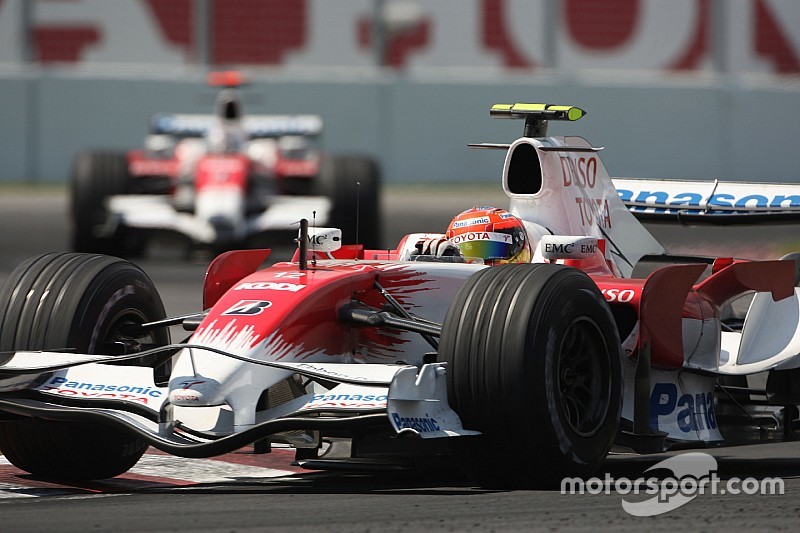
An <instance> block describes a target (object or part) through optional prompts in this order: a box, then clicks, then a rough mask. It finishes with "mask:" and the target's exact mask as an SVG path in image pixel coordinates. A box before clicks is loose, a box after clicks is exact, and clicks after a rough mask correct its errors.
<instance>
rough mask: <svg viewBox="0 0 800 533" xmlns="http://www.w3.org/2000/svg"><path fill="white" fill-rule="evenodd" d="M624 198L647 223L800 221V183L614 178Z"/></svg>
mask: <svg viewBox="0 0 800 533" xmlns="http://www.w3.org/2000/svg"><path fill="white" fill-rule="evenodd" d="M612 182H613V183H614V187H615V188H616V189H617V192H618V193H619V196H620V199H621V200H622V202H623V203H624V204H625V206H626V207H627V208H628V210H629V211H631V213H633V214H634V215H635V216H636V217H637V218H640V219H643V220H647V219H649V220H658V219H667V220H676V219H677V220H679V221H683V222H704V223H710V224H732V223H756V222H781V221H785V220H795V219H800V184H795V183H791V184H790V183H753V182H749V183H746V182H721V181H719V180H715V181H689V180H654V179H641V178H612Z"/></svg>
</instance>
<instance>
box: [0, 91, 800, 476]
mask: <svg viewBox="0 0 800 533" xmlns="http://www.w3.org/2000/svg"><path fill="white" fill-rule="evenodd" d="M583 114H584V113H583V111H582V110H580V109H579V108H576V107H569V106H546V105H534V104H514V105H496V106H494V107H493V108H492V115H494V116H497V117H500V118H519V119H522V120H524V121H525V134H524V135H523V137H521V138H519V139H517V140H516V141H514V142H513V143H511V144H508V145H503V144H483V145H478V146H479V147H482V148H490V149H497V148H499V149H503V150H505V151H506V159H505V164H504V166H503V172H502V184H503V189H504V190H505V192H506V193H507V194H508V197H509V199H510V207H509V209H508V211H509V212H510V213H511V214H512V215H513V216H515V217H518V219H521V220H522V223H523V224H524V227H525V231H526V233H527V238H528V242H529V244H530V245H532V246H531V248H530V250H531V252H532V254H531V256H530V258H529V262H527V263H513V264H502V265H498V266H489V265H488V264H486V263H481V262H480V261H474V260H471V259H470V258H469V257H468V256H465V255H464V254H463V253H462V254H453V253H452V252H453V246H450V245H448V243H446V242H445V243H444V244H445V246H440V244H442V239H444V240H447V239H448V236H447V235H435V234H414V235H409V236H407V237H406V238H405V239H403V240H402V242H401V243H400V244H399V245H398V246H397V248H395V249H394V250H376V249H364V247H362V246H361V245H346V246H342V245H341V234H340V232H339V231H338V230H337V229H336V228H315V229H310V230H309V229H308V225H307V224H303V225H302V226H301V231H300V239H299V243H300V247H299V250H298V252H297V254H296V256H295V258H294V260H293V261H291V262H280V263H276V264H274V265H272V266H269V267H267V268H261V265H262V263H263V262H264V260H265V259H266V257H267V256H268V254H269V251H268V250H245V251H231V252H226V253H224V254H222V255H220V256H219V257H217V258H216V259H215V260H214V261H213V263H212V264H211V265H210V267H209V269H208V272H207V275H206V279H205V285H204V292H203V297H204V304H203V308H204V310H203V311H202V312H199V313H198V314H197V315H192V316H179V317H174V318H165V316H164V308H163V306H162V303H161V300H160V298H159V295H158V294H157V292H156V289H155V288H154V286H153V283H152V282H151V281H150V279H149V278H148V277H147V276H146V275H145V274H144V273H143V272H142V271H141V270H140V269H139V268H138V267H136V266H135V265H133V264H132V263H130V262H127V261H125V260H122V259H117V258H111V257H107V256H101V255H92V254H75V253H56V254H47V255H44V256H40V257H36V258H32V259H30V260H28V261H26V262H25V263H23V264H22V265H20V266H19V267H18V268H17V269H16V270H15V271H14V273H12V275H11V276H10V277H9V279H8V280H7V282H6V284H5V285H4V287H3V288H2V290H1V291H0V350H2V351H1V352H0V418H1V419H2V422H0V450H2V452H3V453H4V454H5V456H6V458H7V459H8V460H9V461H11V462H12V463H13V464H15V465H16V466H18V467H19V468H21V469H23V470H26V471H28V472H31V473H34V474H36V475H37V476H41V477H44V478H60V479H64V478H72V479H96V478H104V477H110V476H115V475H118V474H120V473H122V472H125V471H126V470H127V469H129V468H131V466H132V465H134V464H135V463H136V462H137V461H138V459H139V457H140V456H141V455H142V454H143V453H144V450H145V449H146V448H147V447H148V446H154V447H156V448H158V449H160V450H163V451H164V452H167V453H170V454H174V455H178V456H185V457H208V456H214V455H218V454H222V453H226V452H228V451H231V450H234V449H237V448H239V447H242V446H244V445H247V444H250V443H254V442H255V443H257V444H258V446H257V449H261V450H264V449H266V448H268V447H269V446H270V443H279V442H282V443H290V444H291V445H293V446H295V447H296V448H297V457H298V460H299V461H300V462H301V463H302V464H304V465H305V466H308V467H310V468H317V469H319V468H333V467H338V468H342V467H347V466H349V465H353V466H356V467H358V468H365V467H368V466H369V465H382V466H385V465H386V463H391V464H393V465H400V466H410V465H424V464H429V463H426V461H435V463H436V464H443V463H444V461H445V459H446V458H452V459H454V460H455V461H458V462H460V463H461V464H462V465H463V466H464V467H465V469H466V470H467V471H468V472H469V473H470V474H471V475H473V476H474V477H475V478H476V479H477V481H478V482H479V483H480V484H482V485H484V486H507V487H520V486H534V487H537V486H538V487H546V486H553V485H556V486H557V485H558V484H559V482H560V480H561V479H562V478H565V477H574V476H590V475H592V474H593V473H594V472H595V471H596V470H597V469H598V468H599V466H600V465H601V464H602V462H603V460H604V458H605V457H606V455H607V453H608V452H609V450H610V449H611V447H612V446H613V445H615V444H616V445H618V446H625V447H627V448H631V449H633V450H636V451H639V452H642V453H646V452H655V451H662V450H665V449H669V448H672V447H680V448H687V447H703V446H707V445H710V444H714V445H718V444H719V445H721V444H725V443H734V442H735V443H740V442H748V441H749V442H765V441H768V440H780V439H788V438H792V436H793V434H794V432H795V429H796V427H797V409H796V406H797V404H798V403H800V392H798V391H800V387H798V384H799V382H800V370H798V367H800V357H798V354H800V327H798V326H799V325H800V297H799V296H798V290H797V289H796V288H795V281H796V273H797V268H796V264H795V262H794V261H791V260H774V261H741V260H736V259H733V258H724V257H723V258H716V259H706V258H696V259H694V260H692V261H689V262H686V258H682V259H681V260H676V259H674V258H670V257H669V256H666V255H665V253H664V249H663V248H662V247H661V245H660V244H659V243H658V242H657V241H656V240H655V239H654V238H653V237H652V236H651V235H650V234H649V233H648V232H647V231H646V230H645V228H644V227H643V226H642V225H640V223H639V222H638V221H637V220H636V218H635V217H634V215H633V214H632V213H631V211H630V210H629V208H630V209H632V210H634V211H636V210H640V211H644V212H646V213H649V214H651V215H652V214H654V212H656V211H657V212H658V214H660V215H664V214H669V212H670V211H673V212H680V213H681V214H682V215H686V216H688V215H692V216H696V217H724V216H726V214H725V213H728V212H731V213H735V215H734V216H750V215H747V214H746V213H754V214H753V215H752V216H757V217H761V216H770V214H775V213H777V214H780V215H786V214H794V213H796V212H797V209H798V206H797V202H796V201H795V200H796V199H797V197H796V196H795V197H793V198H790V197H792V195H793V194H796V192H797V191H796V188H795V189H792V188H789V187H787V188H784V189H783V190H784V192H783V193H781V195H782V196H783V197H784V199H785V201H781V202H779V203H778V204H777V205H769V206H767V208H763V209H762V208H761V207H760V205H759V204H761V203H763V202H762V197H763V196H764V195H765V194H767V189H765V188H763V187H756V186H755V185H753V184H751V185H750V186H749V188H748V187H746V186H745V189H746V192H745V194H744V195H743V196H742V195H739V196H737V194H739V193H737V192H730V191H726V192H719V191H721V189H719V188H717V189H716V191H717V192H715V190H714V189H710V190H709V191H708V192H699V193H698V192H696V191H698V190H700V189H696V188H695V187H694V185H692V184H691V183H689V182H669V183H667V182H654V181H649V182H645V181H642V180H625V181H620V182H615V181H614V180H612V179H611V178H610V177H609V175H608V173H607V171H606V169H605V167H604V166H603V163H602V162H601V160H600V158H599V157H598V150H599V148H595V147H593V146H592V145H591V144H589V143H588V142H587V141H586V140H584V139H582V138H580V137H548V136H547V134H546V127H547V123H548V121H550V120H570V121H574V120H577V119H579V118H581V117H582V116H583ZM615 183H619V184H620V190H621V191H622V194H621V195H620V192H619V191H618V190H617V189H616V188H615ZM680 187H682V188H680ZM715 187H717V186H715ZM679 188H680V189H679ZM651 198H652V199H656V200H659V202H660V203H659V204H654V203H653V202H652V201H650V200H649V199H651ZM787 198H788V200H786V199H787ZM623 200H625V201H626V202H628V203H629V204H630V206H629V207H628V206H626V205H625V203H624V202H623ZM767 203H768V204H769V203H771V202H770V201H767ZM507 215H508V213H505V214H503V215H502V217H505V218H506V219H510V215H508V216H507ZM480 224H483V222H482V221H480V220H473V221H469V220H460V221H459V223H458V229H459V230H465V231H466V232H464V231H461V232H460V233H459V239H460V241H462V242H472V241H479V240H481V239H483V238H484V237H485V236H483V235H471V236H470V232H471V231H472V230H470V228H472V227H473V226H472V225H474V227H475V228H478V227H479V225H480ZM455 226H456V224H455V223H454V224H453V227H455ZM484 231H485V230H483V229H475V231H474V232H473V233H483V232H484ZM451 237H452V236H451ZM486 237H488V236H486ZM457 240H458V239H455V238H452V239H450V244H453V245H456V246H459V245H460V243H461V242H456V241H457ZM432 242H436V243H437V244H436V246H428V244H430V243H432ZM487 242H488V241H487ZM498 242H499V241H498ZM484 244H486V243H484ZM459 249H460V250H467V249H469V248H459ZM654 261H655V262H658V261H661V262H663V263H664V264H665V266H662V267H661V268H657V269H655V270H654V269H653V268H650V267H648V265H646V263H650V264H652V263H653V262H654ZM676 263H678V264H676ZM640 272H642V274H641V275H640V274H639V273H640ZM748 296H749V297H751V298H752V301H751V302H750V304H749V306H747V310H746V313H745V315H744V317H743V320H741V319H740V318H741V317H738V318H737V317H736V316H734V315H735V313H734V312H732V311H731V303H732V302H735V301H737V300H738V299H740V298H743V297H748ZM179 324H182V325H183V327H184V328H185V329H187V330H190V331H192V333H191V336H190V337H189V338H188V339H187V340H185V341H184V342H180V343H176V344H171V343H170V339H169V332H168V326H171V325H179ZM343 441H346V443H347V444H349V446H347V447H345V449H347V450H348V452H347V453H346V454H343V453H341V450H342V448H343V447H342V446H341V445H340V444H341V443H342V442H343Z"/></svg>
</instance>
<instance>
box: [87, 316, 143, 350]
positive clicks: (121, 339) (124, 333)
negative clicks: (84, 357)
mask: <svg viewBox="0 0 800 533" xmlns="http://www.w3.org/2000/svg"><path fill="white" fill-rule="evenodd" d="M147 321H148V320H147V317H146V316H145V315H144V314H143V313H141V312H140V311H138V310H136V309H125V310H122V311H120V312H119V313H117V314H116V315H115V316H114V318H113V319H112V320H111V321H110V322H109V324H108V326H107V327H106V328H105V330H104V331H103V332H102V334H101V335H100V338H99V339H98V340H97V342H96V344H95V349H94V351H95V352H98V353H102V354H106V355H124V354H129V353H137V352H140V351H142V350H143V349H147V348H151V347H153V346H155V345H156V342H155V341H156V339H155V335H154V333H153V332H152V331H151V332H147V333H142V334H139V335H131V333H130V332H131V331H132V330H135V329H136V328H137V327H138V326H140V325H141V324H144V323H145V322H147Z"/></svg>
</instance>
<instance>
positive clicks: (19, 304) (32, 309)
mask: <svg viewBox="0 0 800 533" xmlns="http://www.w3.org/2000/svg"><path fill="white" fill-rule="evenodd" d="M164 317H165V312H164V306H163V304H162V302H161V299H160V297H159V296H158V293H157V291H156V289H155V287H154V285H153V283H152V281H151V280H150V278H149V277H148V276H147V275H146V274H145V273H144V272H143V271H142V270H141V269H139V268H138V267H136V266H135V265H133V264H131V263H129V262H127V261H125V260H122V259H118V258H113V257H108V256H101V255H93V254H77V253H51V254H46V255H42V256H38V257H34V258H31V259H28V260H27V261H25V262H23V263H22V264H21V265H20V266H19V267H17V269H15V270H14V271H13V272H12V273H11V275H10V277H9V278H8V280H7V281H6V283H5V285H4V286H3V287H2V289H0V351H13V350H56V349H64V348H73V349H75V350H76V351H77V352H79V353H89V354H91V353H116V352H115V350H117V349H118V347H119V346H120V345H125V347H126V351H128V352H129V353H130V352H131V351H136V350H138V349H144V348H147V347H152V346H158V345H165V344H168V343H169V331H168V330H167V329H165V328H164V329H160V330H155V331H153V332H150V333H147V334H144V335H142V336H139V337H131V336H130V333H127V332H129V331H130V329H129V326H130V324H131V323H140V324H141V323H144V322H149V321H153V320H158V319H161V318H164ZM0 363H2V361H0ZM146 449H147V444H146V442H145V441H143V440H142V439H140V438H138V437H136V436H134V435H132V434H129V433H127V432H125V431H122V430H120V429H117V428H114V427H110V426H106V425H103V424H99V423H87V422H64V421H51V420H42V419H36V418H27V419H11V420H6V421H2V422H0V451H2V453H3V454H4V455H5V456H6V458H7V459H8V460H9V461H10V462H11V463H12V464H14V465H15V466H17V467H18V468H20V469H22V470H25V471H27V472H30V473H31V474H34V475H37V476H41V477H43V478H48V479H68V480H90V479H104V478H109V477H113V476H116V475H119V474H122V473H123V472H126V471H127V470H129V469H130V468H131V467H132V466H133V465H134V464H136V462H137V461H138V460H139V458H140V457H141V456H142V454H143V453H144V452H145V450H146Z"/></svg>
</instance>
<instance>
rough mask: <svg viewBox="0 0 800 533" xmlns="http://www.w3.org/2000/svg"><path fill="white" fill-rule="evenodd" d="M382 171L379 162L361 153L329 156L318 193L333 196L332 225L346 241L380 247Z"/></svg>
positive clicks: (323, 163)
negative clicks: (360, 154)
mask: <svg viewBox="0 0 800 533" xmlns="http://www.w3.org/2000/svg"><path fill="white" fill-rule="evenodd" d="M380 189H381V175H380V168H379V167H378V164H377V162H375V161H374V160H372V159H369V158H366V157H360V156H337V157H326V158H324V159H323V161H322V166H321V168H320V176H319V183H318V188H317V190H318V193H319V194H321V195H323V196H327V197H328V198H330V200H331V204H332V205H331V212H330V222H329V225H330V226H333V227H336V228H340V229H341V230H342V241H343V244H356V240H358V241H359V242H358V244H363V245H364V247H365V248H368V249H380V247H381V243H382V236H381V203H380V202H381V194H380Z"/></svg>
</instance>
